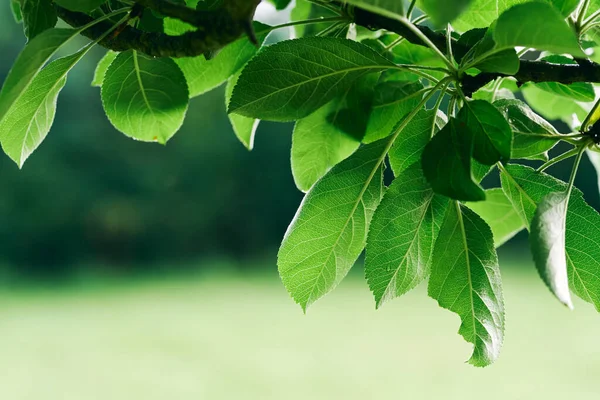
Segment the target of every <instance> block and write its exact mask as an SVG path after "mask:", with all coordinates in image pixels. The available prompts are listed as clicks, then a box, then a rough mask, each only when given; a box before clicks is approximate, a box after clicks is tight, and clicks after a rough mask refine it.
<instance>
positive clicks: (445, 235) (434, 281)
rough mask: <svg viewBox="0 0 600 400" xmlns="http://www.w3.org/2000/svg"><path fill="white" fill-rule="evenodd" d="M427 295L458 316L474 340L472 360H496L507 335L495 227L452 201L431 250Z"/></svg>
mask: <svg viewBox="0 0 600 400" xmlns="http://www.w3.org/2000/svg"><path fill="white" fill-rule="evenodd" d="M428 292H429V295H430V296H431V297H432V298H434V299H435V300H437V301H438V303H439V305H440V306H441V307H443V308H446V309H448V310H450V311H452V312H455V313H456V314H458V315H459V316H460V319H461V321H462V323H461V325H460V329H459V331H458V332H459V333H460V334H461V335H462V336H463V338H464V339H465V340H466V341H467V342H469V343H472V344H473V345H474V349H473V354H472V356H471V358H470V359H469V363H471V364H473V365H475V366H478V367H484V366H487V365H490V364H491V363H493V362H494V361H495V360H496V359H497V358H498V355H499V353H500V348H501V347H502V342H503V339H504V302H503V299H502V282H501V279H500V267H499V266H498V256H497V255H496V251H495V249H494V240H493V237H492V231H491V230H490V228H489V227H488V226H487V225H486V223H485V222H484V221H483V220H482V219H481V218H480V217H479V216H478V215H477V214H475V213H474V212H473V211H471V210H469V209H468V208H466V207H464V206H461V205H459V203H458V202H452V204H451V205H450V207H448V211H447V213H446V218H445V219H444V223H443V224H442V228H441V230H440V233H439V235H438V238H437V241H436V243H435V248H434V250H433V262H432V267H431V277H430V278H429V288H428Z"/></svg>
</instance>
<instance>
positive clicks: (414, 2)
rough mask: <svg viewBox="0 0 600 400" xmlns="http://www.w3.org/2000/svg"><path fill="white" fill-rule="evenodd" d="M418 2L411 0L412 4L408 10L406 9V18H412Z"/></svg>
mask: <svg viewBox="0 0 600 400" xmlns="http://www.w3.org/2000/svg"><path fill="white" fill-rule="evenodd" d="M416 3H417V0H412V1H411V2H410V5H409V6H408V10H407V11H406V18H408V19H410V17H411V16H412V12H413V10H414V9H415V4H416Z"/></svg>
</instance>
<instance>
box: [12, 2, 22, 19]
mask: <svg viewBox="0 0 600 400" xmlns="http://www.w3.org/2000/svg"><path fill="white" fill-rule="evenodd" d="M22 3H23V0H10V10H11V11H12V13H13V17H15V21H16V22H17V23H21V22H23V13H21V4H22Z"/></svg>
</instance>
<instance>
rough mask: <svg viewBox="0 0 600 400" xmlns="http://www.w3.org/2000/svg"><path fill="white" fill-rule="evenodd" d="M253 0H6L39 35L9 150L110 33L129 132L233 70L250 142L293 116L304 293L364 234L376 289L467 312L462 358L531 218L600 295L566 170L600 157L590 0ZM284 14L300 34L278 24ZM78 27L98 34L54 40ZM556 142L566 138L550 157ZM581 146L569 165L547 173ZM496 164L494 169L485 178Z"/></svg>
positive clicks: (109, 106)
mask: <svg viewBox="0 0 600 400" xmlns="http://www.w3.org/2000/svg"><path fill="white" fill-rule="evenodd" d="M259 3H260V0H252V1H248V0H205V1H198V0H187V1H182V0H180V1H175V0H135V1H129V0H121V1H119V0H87V1H71V0H60V1H59V0H54V1H52V0H11V6H12V9H13V12H14V15H15V18H16V20H17V22H22V23H23V26H24V33H25V35H26V36H27V38H28V43H27V45H26V46H25V47H24V49H23V51H22V52H21V54H20V55H19V57H18V58H17V60H16V61H15V63H14V66H13V68H12V69H11V71H10V73H9V75H8V76H7V78H6V79H5V81H4V83H3V86H2V91H1V92H0V144H1V145H2V148H3V150H4V152H5V153H6V154H7V155H8V156H9V157H10V158H11V159H13V160H14V161H15V163H17V165H18V166H19V167H22V166H23V164H24V162H25V161H26V160H27V158H28V157H29V156H31V154H32V153H33V152H34V151H35V150H36V149H37V147H38V146H39V145H40V144H41V143H42V141H43V140H44V138H45V137H46V135H47V134H48V132H49V130H50V127H51V125H52V122H53V120H54V115H55V111H56V101H57V97H58V96H59V94H60V91H61V89H62V88H63V86H64V85H65V82H66V79H67V77H68V74H69V71H70V70H71V69H72V67H73V66H74V65H75V64H76V63H77V62H78V61H79V60H81V59H82V58H83V57H84V56H85V55H86V54H87V53H88V51H89V49H90V48H92V47H93V46H95V45H100V46H103V47H105V48H107V49H108V52H107V53H106V56H105V57H104V58H103V59H102V60H101V61H100V62H99V64H98V68H97V70H96V74H95V76H94V78H93V82H92V84H93V85H94V86H98V87H100V88H101V97H102V103H103V106H104V110H105V112H106V115H107V117H108V118H109V120H110V122H111V123H112V124H113V125H114V126H115V127H116V128H117V129H118V130H120V131H121V132H123V133H124V134H125V135H127V136H129V137H131V138H133V139H136V140H140V141H145V142H158V143H162V144H165V143H166V142H167V141H168V140H169V139H170V138H171V137H172V136H173V135H174V134H175V133H176V132H177V131H178V129H179V128H180V127H181V124H182V122H183V119H184V117H185V114H186V110H187V107H188V103H189V99H190V98H191V97H195V96H199V95H201V94H203V93H206V92H207V91H209V90H211V89H213V88H215V87H217V86H219V85H221V84H226V86H227V88H226V99H225V101H226V103H227V105H228V110H229V116H230V120H231V124H232V128H233V131H234V132H235V134H236V135H237V137H238V138H239V139H240V141H241V142H242V144H243V145H244V146H245V147H247V148H248V149H252V147H253V142H254V135H255V133H256V127H257V125H258V124H259V122H260V121H261V120H269V121H294V122H295V128H294V133H293V145H292V151H291V165H292V171H293V175H294V179H295V182H296V184H297V186H298V188H299V189H300V190H302V191H304V192H306V195H305V198H304V200H303V201H302V203H301V205H300V207H299V209H298V211H297V214H296V216H295V217H294V220H293V221H292V223H291V224H290V226H289V228H288V231H287V232H286V234H285V237H284V239H283V243H282V245H281V247H280V250H279V255H278V267H279V272H280V275H281V278H282V281H283V283H284V285H285V287H286V288H287V289H288V291H289V292H290V294H291V296H292V297H293V299H294V300H295V301H296V302H297V303H298V304H299V305H300V306H301V307H302V308H303V309H304V310H306V308H307V307H308V306H309V305H311V304H312V303H314V302H315V301H316V300H318V299H319V298H321V297H322V296H324V295H325V294H327V293H328V292H330V291H331V290H333V289H334V288H335V287H336V286H337V285H338V283H339V282H340V281H341V280H342V279H343V278H344V277H345V275H346V274H347V273H348V271H349V270H350V269H351V268H352V266H353V265H354V264H355V262H356V260H357V259H358V257H359V256H360V254H361V253H362V252H363V250H365V249H366V258H365V275H366V280H367V283H368V285H369V287H370V288H371V290H372V292H373V294H374V297H375V302H376V305H377V307H379V306H381V305H383V304H384V303H385V302H386V301H389V300H391V299H393V298H394V297H398V296H401V295H403V294H404V293H406V292H408V291H409V290H411V289H412V288H414V287H415V286H417V285H418V284H419V283H421V282H423V281H425V280H428V293H429V295H430V296H431V297H432V298H433V299H435V300H437V301H438V303H439V305H440V306H441V307H443V308H446V309H448V310H450V311H452V312H454V313H456V314H457V315H458V316H459V317H460V319H461V325H460V329H459V333H460V334H461V335H462V336H463V337H464V339H465V340H466V341H468V342H470V343H472V344H473V354H472V355H471V357H470V359H469V362H470V363H472V364H473V365H476V366H486V365H489V364H490V363H492V362H493V361H494V360H495V359H496V358H497V357H498V355H499V352H500V348H501V346H502V342H503V338H504V302H503V294H502V282H501V277H500V266H499V264H498V257H497V254H496V248H497V247H499V246H500V245H502V244H503V243H505V242H506V241H507V240H509V239H510V238H511V237H512V236H514V235H515V234H516V233H517V232H519V231H521V230H523V229H527V230H529V232H530V243H531V252H532V254H533V259H534V262H535V266H536V268H537V270H538V272H539V275H540V278H541V280H542V281H543V282H544V283H545V285H546V286H547V287H548V289H549V290H550V292H551V293H552V294H553V295H554V296H555V297H556V298H557V299H558V300H559V301H560V302H562V303H563V304H565V305H567V306H568V307H572V294H574V295H576V296H578V297H580V298H582V299H583V300H585V301H588V302H590V303H592V304H593V305H594V306H595V307H596V309H599V310H600V281H599V280H598V279H599V278H598V277H599V276H600V264H598V262H599V261H598V260H600V254H596V253H597V252H598V251H599V250H598V249H600V245H598V244H597V243H596V241H597V240H599V239H598V237H600V236H599V235H600V233H598V232H596V230H598V229H600V228H599V227H600V215H599V214H598V213H597V212H596V211H595V210H593V209H592V208H591V207H590V206H588V205H587V204H586V203H585V201H584V199H583V196H582V194H581V192H580V191H578V190H577V189H576V188H574V187H573V186H574V185H573V183H574V178H575V175H576V172H577V169H578V166H579V163H580V160H581V158H582V156H583V154H584V153H587V154H588V155H589V156H590V159H591V160H592V162H593V163H594V165H598V164H599V163H598V162H597V160H598V156H597V155H596V153H595V152H596V151H597V150H598V146H597V145H598V143H600V124H598V125H597V124H596V121H597V120H598V119H600V107H599V106H598V104H600V102H597V103H596V104H595V105H594V101H595V100H596V97H597V96H596V88H597V85H598V84H599V83H600V65H599V64H596V60H600V57H598V52H599V51H600V41H599V39H600V36H599V33H600V31H599V29H600V10H598V7H599V6H600V3H599V2H598V1H596V0H534V1H528V0H503V1H487V0H486V1H483V0H481V1H480V0H453V1H449V0H416V1H415V0H413V1H399V0H345V1H344V0H339V1H335V0H296V1H295V2H291V1H290V0H273V1H272V3H273V4H274V5H275V6H276V8H277V9H284V8H286V7H291V8H292V11H291V15H292V20H291V21H290V22H287V23H284V24H281V25H277V26H267V25H264V24H261V23H259V22H256V21H253V19H254V13H255V10H256V7H257V6H258V5H259ZM58 19H62V20H63V21H64V22H66V23H67V24H68V25H70V26H71V28H57V27H56V24H57V21H58ZM278 29H288V30H293V35H295V36H296V38H295V39H291V40H283V41H279V42H277V43H273V41H274V40H275V39H272V38H271V37H270V36H269V35H270V33H271V32H273V31H275V30H278ZM78 35H84V36H86V37H89V38H90V40H91V41H90V43H89V44H87V45H86V46H84V47H83V48H82V49H80V50H79V51H77V52H75V53H73V54H70V55H67V56H64V57H62V58H56V57H55V55H56V54H57V52H59V51H60V50H61V49H62V48H63V47H64V46H65V44H67V43H68V42H70V41H71V40H72V39H73V38H74V37H76V36H78ZM265 43H267V44H266V45H265ZM521 98H524V99H525V100H526V102H524V101H522V100H519V99H521ZM548 119H552V120H554V119H560V120H562V121H563V122H565V123H566V125H567V126H568V127H569V128H570V131H569V132H564V133H559V132H558V131H557V130H556V129H555V128H554V127H553V126H552V125H551V124H550V123H549V122H548ZM561 142H562V143H565V144H567V145H569V146H570V147H571V149H570V150H567V151H565V152H564V153H562V154H560V155H558V156H556V157H553V158H552V159H550V157H549V155H548V151H549V150H551V149H552V148H554V146H556V145H557V144H558V143H561ZM572 157H573V158H574V160H575V161H574V163H573V169H572V174H571V178H570V180H569V181H568V182H562V181H560V180H558V179H556V178H554V177H552V176H550V175H548V174H546V173H545V172H544V171H545V170H546V168H548V167H549V166H551V165H553V164H555V163H557V162H562V161H564V160H566V159H569V158H572ZM519 160H521V161H519ZM522 160H530V161H537V162H538V163H541V165H540V166H539V167H538V168H537V169H533V168H531V167H529V166H525V165H522ZM388 166H389V167H391V171H392V174H393V176H394V179H393V180H392V181H391V183H389V184H388V183H387V182H386V181H384V171H385V169H386V168H388ZM490 174H494V175H498V176H499V178H500V181H501V185H500V187H498V188H491V189H488V190H484V189H483V187H482V186H481V181H482V179H483V178H484V177H486V176H487V175H490Z"/></svg>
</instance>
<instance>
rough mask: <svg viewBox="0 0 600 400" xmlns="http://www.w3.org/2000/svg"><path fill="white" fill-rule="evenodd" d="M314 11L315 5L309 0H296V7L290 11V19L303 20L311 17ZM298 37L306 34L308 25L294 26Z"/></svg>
mask: <svg viewBox="0 0 600 400" xmlns="http://www.w3.org/2000/svg"><path fill="white" fill-rule="evenodd" d="M312 11H313V5H312V3H311V2H309V1H308V0H296V4H295V5H294V8H293V9H292V11H291V12H290V20H292V21H303V20H306V19H309V18H310V16H311V13H312ZM294 31H295V32H296V37H302V36H304V33H305V32H306V25H296V26H294Z"/></svg>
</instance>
